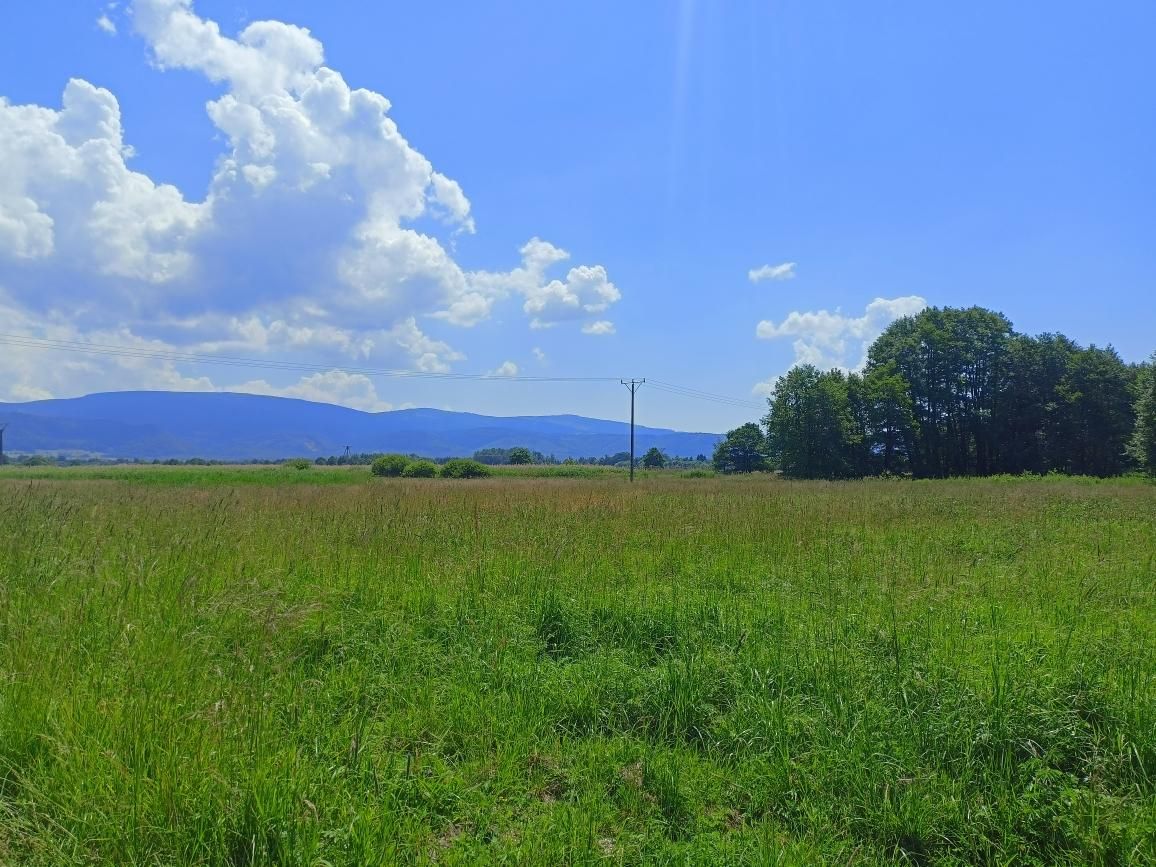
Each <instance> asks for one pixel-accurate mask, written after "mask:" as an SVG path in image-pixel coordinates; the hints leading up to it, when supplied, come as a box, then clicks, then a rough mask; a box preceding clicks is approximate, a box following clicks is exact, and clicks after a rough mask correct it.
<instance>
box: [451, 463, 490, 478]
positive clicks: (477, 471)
mask: <svg viewBox="0 0 1156 867" xmlns="http://www.w3.org/2000/svg"><path fill="white" fill-rule="evenodd" d="M489 474H490V468H489V467H487V466H486V465H485V464H483V463H479V462H478V461H474V460H470V459H469V458H454V459H453V460H452V461H446V462H445V463H444V464H442V473H441V475H442V478H443V479H480V478H482V477H483V476H488V475H489Z"/></svg>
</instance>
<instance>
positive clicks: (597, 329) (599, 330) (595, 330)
mask: <svg viewBox="0 0 1156 867" xmlns="http://www.w3.org/2000/svg"><path fill="white" fill-rule="evenodd" d="M582 333H583V334H597V335H606V334H613V333H614V323H613V322H607V321H606V320H605V319H600V320H599V321H597V322H591V323H590V324H589V325H587V326H585V327H583V329H582Z"/></svg>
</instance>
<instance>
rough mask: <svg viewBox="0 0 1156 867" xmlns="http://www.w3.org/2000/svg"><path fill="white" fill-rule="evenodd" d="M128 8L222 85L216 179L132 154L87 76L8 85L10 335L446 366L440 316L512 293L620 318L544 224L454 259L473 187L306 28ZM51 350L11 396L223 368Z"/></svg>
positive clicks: (4, 255) (588, 268)
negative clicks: (193, 187)
mask: <svg viewBox="0 0 1156 867" xmlns="http://www.w3.org/2000/svg"><path fill="white" fill-rule="evenodd" d="M125 14H126V15H127V17H128V20H129V21H130V22H131V26H132V28H133V30H134V31H135V32H136V33H137V34H138V35H139V36H140V37H141V38H142V39H143V41H144V44H145V46H146V48H147V51H148V53H149V57H150V60H151V62H152V63H153V65H154V66H155V67H157V69H158V70H168V69H185V70H191V71H193V72H196V73H199V74H201V75H203V76H205V77H206V78H207V79H208V80H210V81H211V82H214V83H215V84H217V85H219V87H220V88H221V94H220V96H219V97H217V98H216V99H214V100H212V101H210V102H209V103H208V105H207V107H206V108H207V111H208V115H209V117H210V119H211V120H212V122H213V124H214V125H215V127H216V128H217V130H218V131H219V132H220V134H221V136H222V138H223V140H224V142H225V146H224V149H223V151H222V152H221V153H220V154H219V157H218V160H217V163H216V166H215V168H214V170H213V173H212V176H211V178H209V183H208V193H207V195H206V197H205V199H204V200H203V201H190V200H188V199H186V198H185V196H184V195H183V193H182V192H181V191H180V190H178V189H177V188H176V187H173V186H171V185H167V184H162V183H156V182H154V181H153V180H152V179H151V178H150V177H148V176H147V175H145V174H143V173H140V172H137V171H134V170H133V169H132V168H131V162H132V157H133V150H132V147H131V146H130V145H129V144H128V143H127V142H126V136H125V130H124V128H123V126H122V122H121V113H120V106H119V103H118V101H117V99H116V97H115V96H114V95H113V94H112V93H111V92H109V91H108V90H105V89H103V88H99V87H96V86H94V85H93V84H90V83H89V82H87V81H83V80H80V79H74V80H72V81H70V82H68V84H67V85H66V87H65V88H64V92H63V97H62V101H61V105H60V107H59V108H48V107H43V106H36V105H24V106H21V105H12V104H10V103H9V102H8V101H7V100H5V99H4V98H3V97H0V164H2V165H4V167H5V170H4V172H3V173H0V309H3V310H4V311H5V312H6V313H8V314H9V316H8V318H7V319H6V321H7V322H8V323H9V325H7V326H6V329H7V331H9V332H10V333H13V332H15V333H23V334H29V335H36V336H53V335H55V336H57V337H61V336H67V338H68V339H81V340H85V339H87V340H92V341H94V342H96V341H98V342H111V343H114V344H116V345H123V346H132V345H134V344H137V343H140V342H144V343H147V344H149V345H150V346H155V347H161V348H166V349H173V350H179V351H184V352H196V353H208V354H212V353H222V352H227V353H229V354H232V355H240V354H249V355H260V356H262V357H265V356H267V357H270V358H273V357H278V356H280V357H293V358H295V359H300V360H307V361H309V362H310V363H314V362H319V361H320V362H322V363H325V364H330V363H332V364H333V365H334V367H335V368H336V367H338V366H340V365H341V364H342V363H343V362H348V360H350V359H356V360H358V361H360V362H362V363H366V362H370V361H372V362H374V363H379V364H382V365H385V366H407V367H414V368H416V369H420V370H425V371H442V370H447V369H449V367H450V366H451V365H452V364H454V363H456V362H460V361H462V360H464V355H463V354H462V353H460V352H458V351H456V350H455V349H454V348H453V346H452V345H451V343H450V342H448V340H447V339H446V338H445V335H439V336H437V337H434V336H431V335H429V334H427V333H426V332H427V330H428V329H429V328H430V327H431V326H430V325H429V324H427V323H445V325H446V326H452V327H456V328H469V327H474V326H477V325H479V324H481V323H483V322H485V321H486V320H488V319H490V318H491V317H492V316H493V315H494V311H495V308H496V306H497V305H500V304H502V303H503V302H505V301H507V300H508V299H512V298H513V299H518V300H520V301H521V307H522V310H523V313H524V315H525V317H526V321H527V325H528V326H529V327H532V328H536V329H548V328H552V327H555V326H562V325H567V324H570V325H571V327H576V328H577V329H578V330H581V331H586V332H587V333H594V334H602V333H609V332H608V331H607V330H606V329H607V328H609V329H610V331H612V330H613V326H612V325H611V324H610V323H609V321H608V320H607V319H606V318H605V314H606V311H607V310H608V309H609V308H610V307H611V305H613V304H614V303H615V302H617V301H618V300H619V299H620V297H621V293H620V292H619V290H618V288H617V287H616V286H615V285H614V283H613V282H611V280H610V278H609V276H608V274H607V271H606V269H605V268H604V267H603V266H601V265H574V266H572V267H570V268H569V269H568V271H567V272H566V273H565V275H564V276H563V275H561V274H560V273H559V274H554V271H556V270H557V269H558V268H559V267H560V265H561V263H563V262H565V261H566V260H567V259H569V254H568V253H567V252H566V251H565V250H563V249H561V248H559V247H557V246H555V245H553V244H551V243H549V242H547V241H543V240H541V239H539V238H532V239H531V240H530V241H529V242H528V243H527V244H526V245H525V246H523V248H522V249H521V251H520V252H521V263H520V264H519V265H517V266H516V267H514V268H513V269H511V270H510V271H506V272H493V271H485V270H470V269H467V268H464V267H463V266H462V265H461V264H460V263H459V262H458V261H456V259H455V256H454V253H453V245H452V240H453V238H454V237H455V236H459V235H464V234H472V233H474V232H475V231H476V230H477V227H476V225H475V223H474V219H473V216H472V212H471V205H470V201H469V199H468V198H467V196H466V194H465V192H464V190H463V189H462V186H461V185H460V184H459V183H458V182H457V181H455V180H454V179H452V178H450V177H449V176H447V175H446V174H443V173H442V172H439V171H438V170H436V169H435V168H434V166H433V165H432V164H431V163H430V161H429V160H428V159H427V158H426V157H425V156H424V155H423V154H422V153H421V152H420V151H418V150H417V149H416V148H415V147H414V146H413V145H412V144H411V143H410V142H409V140H408V139H407V138H406V137H405V136H403V135H402V133H401V131H400V130H399V129H398V127H397V124H396V123H395V122H394V121H393V119H392V118H391V116H390V114H389V112H390V108H391V106H390V102H389V100H388V99H387V98H386V97H385V96H383V95H381V94H379V93H376V92H374V91H371V90H367V89H361V88H353V87H350V86H349V85H348V84H347V83H346V81H345V79H344V78H343V77H342V76H341V74H340V73H339V72H337V71H335V70H333V69H331V68H329V67H327V66H326V65H325V57H324V50H323V47H322V45H321V43H320V42H319V41H318V40H317V39H316V38H315V37H314V36H313V35H312V34H311V33H310V32H309V31H308V30H306V29H304V28H302V27H297V26H294V25H291V24H286V23H283V22H279V21H258V22H254V23H252V24H250V25H248V26H247V27H245V29H244V30H242V31H241V32H240V33H239V34H237V35H236V37H231V36H228V35H226V34H224V33H223V32H222V31H221V28H220V27H219V26H218V25H217V24H216V23H215V22H213V21H210V20H208V19H205V18H202V17H200V16H199V15H198V14H197V11H196V10H195V8H194V6H193V3H192V0H136V2H134V3H132V4H131V5H130V7H129V8H128V9H127V10H126V13H125ZM102 19H106V20H107V22H108V24H109V25H111V28H110V27H108V26H105V24H104V23H101V24H100V26H101V27H102V29H105V30H108V31H109V32H114V31H115V30H116V26H115V24H114V23H113V22H112V21H111V19H107V16H102ZM110 44H111V43H110ZM121 44H122V45H123V43H121ZM28 352H32V351H31V350H29V351H28ZM7 354H8V355H14V356H19V354H20V353H19V352H18V351H15V352H13V353H7ZM138 361H139V360H138ZM57 366H58V367H59V368H60V370H59V371H46V370H45V369H44V368H45V365H43V364H36V363H35V362H34V360H33V361H29V362H28V363H25V362H23V361H21V360H20V359H19V358H9V359H8V360H5V361H0V382H4V383H6V385H0V399H16V398H19V397H20V395H28V394H35V395H37V396H46V395H49V394H52V395H56V394H69V393H79V392H81V391H84V390H91V389H92V388H93V387H94V385H95V387H96V388H105V389H107V388H111V387H118V388H121V387H155V388H178V387H180V388H217V387H222V386H220V385H219V384H218V383H216V382H215V381H210V380H208V379H206V378H205V377H186V376H183V375H182V374H180V373H179V372H178V367H179V366H178V365H170V366H169V367H168V368H167V369H166V367H165V365H163V364H162V365H159V366H158V364H157V363H156V362H155V361H153V362H151V363H150V364H148V365H145V364H136V365H134V364H131V363H126V362H125V360H124V359H121V358H117V357H112V358H100V357H95V358H93V357H82V356H77V357H76V358H75V363H73V362H71V361H70V362H69V363H66V364H62V365H57ZM343 377H344V378H343ZM363 379H364V377H363ZM240 386H247V387H250V388H252V389H263V388H281V389H295V391H294V392H292V393H294V394H295V395H297V396H303V395H305V394H310V395H314V396H316V397H324V396H325V395H329V399H332V400H335V401H339V402H344V403H348V404H349V405H359V406H361V407H362V408H368V407H374V408H380V407H381V406H383V405H384V402H383V401H381V400H379V399H378V398H377V396H376V393H375V392H374V391H373V383H372V381H370V380H366V381H365V382H361V381H360V380H357V379H356V378H355V377H348V376H346V375H344V374H341V373H340V372H339V371H334V372H332V373H330V374H324V375H320V376H310V377H306V378H305V379H302V380H300V381H299V382H297V383H290V384H281V385H278V386H270V385H268V384H267V383H264V382H263V381H256V380H254V381H250V382H248V383H235V384H234V385H233V386H229V387H240ZM263 393H268V392H263Z"/></svg>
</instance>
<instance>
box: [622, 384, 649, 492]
mask: <svg viewBox="0 0 1156 867" xmlns="http://www.w3.org/2000/svg"><path fill="white" fill-rule="evenodd" d="M619 382H621V383H622V384H623V385H625V386H626V387H627V388H629V389H630V481H632V482H633V481H634V395H635V394H637V393H638V389H639V388H641V387H642V383H644V382H646V380H645V379H632V380H630V382H627V381H626V380H625V379H620V380H619Z"/></svg>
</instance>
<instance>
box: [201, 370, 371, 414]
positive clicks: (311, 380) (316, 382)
mask: <svg viewBox="0 0 1156 867" xmlns="http://www.w3.org/2000/svg"><path fill="white" fill-rule="evenodd" d="M221 390H222V391H225V390H227V391H240V392H245V393H247V394H268V395H273V396H275V397H296V398H300V399H302V400H312V401H315V402H317V403H336V404H340V405H342V406H349V407H352V408H353V409H361V410H365V411H366V412H385V411H386V410H389V409H393V406H392V404H389V403H387V402H386V401H383V400H381V398H379V397H378V396H377V389H376V387H375V386H374V384H373V380H371V379H370V378H369V377H368V376H364V375H363V374H360V373H346V372H345V371H343V370H329V371H326V372H324V373H313V374H310V375H309V376H305V377H302V378H301V380H300V381H298V382H296V383H294V384H293V385H288V386H274V385H270V384H269V383H268V382H266V381H265V380H263V379H257V380H251V381H249V382H243V383H241V384H240V385H234V386H230V387H228V388H227V389H221Z"/></svg>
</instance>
